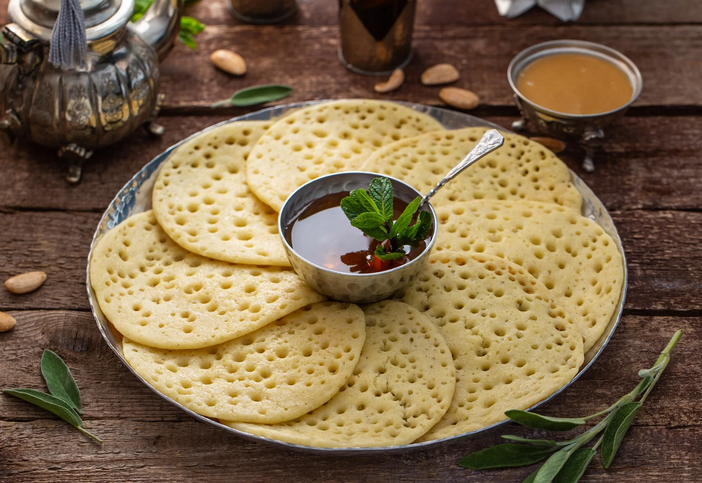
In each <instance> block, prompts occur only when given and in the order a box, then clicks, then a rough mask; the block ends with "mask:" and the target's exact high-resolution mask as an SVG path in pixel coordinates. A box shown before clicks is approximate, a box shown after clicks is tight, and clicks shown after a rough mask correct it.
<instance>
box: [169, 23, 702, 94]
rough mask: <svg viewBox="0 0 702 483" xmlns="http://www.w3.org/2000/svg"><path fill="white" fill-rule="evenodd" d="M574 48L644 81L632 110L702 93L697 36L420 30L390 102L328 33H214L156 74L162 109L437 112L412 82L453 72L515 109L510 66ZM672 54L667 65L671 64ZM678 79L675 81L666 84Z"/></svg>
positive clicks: (676, 30)
mask: <svg viewBox="0 0 702 483" xmlns="http://www.w3.org/2000/svg"><path fill="white" fill-rule="evenodd" d="M559 38H574V39H583V40H591V41H594V42H600V43H604V44H606V45H609V46H611V47H613V48H615V49H618V50H621V51H622V52H624V53H625V54H626V55H629V56H630V57H631V58H632V60H633V61H634V62H636V63H637V65H638V66H639V68H640V69H641V71H642V74H643V77H644V80H645V85H646V87H645V89H644V91H643V93H642V95H641V98H640V99H639V101H637V105H640V106H643V105H694V106H697V105H700V104H702V86H700V84H699V82H697V79H698V78H699V77H700V74H702V61H700V58H702V40H701V39H702V27H698V26H677V27H667V26H666V27H657V28H656V35H652V34H651V27H649V26H636V27H629V26H625V27H609V26H608V27H600V26H593V27H586V26H579V25H572V26H567V27H562V26H561V27H540V26H536V27H514V28H509V29H506V28H504V27H500V26H487V27H485V26H476V27H472V28H465V27H452V26H447V27H442V28H431V27H418V28H417V29H416V34H415V41H414V45H415V47H416V54H417V56H416V59H415V60H414V61H413V62H412V63H411V64H410V65H409V66H408V67H407V68H406V69H405V71H406V75H407V80H406V81H405V85H403V86H402V88H401V89H399V90H398V91H396V92H395V93H393V94H392V95H389V96H388V95H385V96H381V95H379V94H376V93H374V92H373V85H374V84H375V83H376V82H377V79H375V78H372V77H363V76H359V75H356V74H353V73H351V72H349V71H348V70H346V69H345V68H344V67H343V66H341V64H340V63H339V61H338V58H337V49H338V40H337V35H336V29H335V28H331V27H308V26H305V27H298V26H285V27H270V26H265V27H260V26H259V27H253V26H213V27H211V28H209V29H208V30H206V31H205V32H204V33H203V34H201V35H200V37H199V44H200V47H199V49H198V50H197V51H192V50H189V49H187V48H186V47H184V46H177V47H176V48H175V50H174V51H173V53H172V54H171V56H169V57H168V58H167V59H166V61H165V62H164V63H163V64H162V74H163V77H162V81H163V92H164V93H165V94H166V95H167V100H166V105H167V106H170V107H176V106H203V107H205V106H209V105H210V104H212V103H213V102H215V101H218V100H220V99H226V98H228V97H229V96H230V95H231V94H232V93H233V92H234V91H236V90H238V89H241V88H243V87H247V86H251V85H256V84H267V83H273V82H275V83H285V84H289V85H291V86H293V87H295V89H296V91H295V93H294V94H293V95H292V96H291V97H290V100H295V101H302V100H310V99H326V98H339V97H384V98H393V99H402V100H408V101H412V102H422V103H428V104H437V103H438V102H439V101H438V98H437V92H438V90H439V89H438V88H436V87H425V86H422V85H421V84H420V83H419V82H418V79H419V76H420V74H421V72H422V71H423V70H424V69H425V68H427V67H428V66H431V65H433V64H436V63H439V62H450V63H452V64H454V65H456V66H457V67H458V69H459V70H460V72H461V76H462V77H461V79H460V80H459V81H458V82H457V83H456V85H457V86H460V87H467V88H469V89H471V90H473V91H475V92H476V93H477V94H478V95H480V97H481V102H482V103H483V104H484V105H513V100H512V93H511V91H510V89H509V85H508V83H507V79H506V70H507V65H508V64H509V61H510V60H511V59H512V57H513V56H514V55H516V54H517V53H518V52H519V51H520V50H522V49H523V48H526V47H528V46H530V45H532V44H534V43H537V42H541V41H545V40H553V39H559ZM218 48H232V49H234V50H236V51H238V52H240V53H241V54H242V55H243V56H244V57H245V58H246V59H247V63H248V66H249V71H248V72H247V74H246V75H245V76H244V77H242V78H234V77H233V76H230V75H228V74H225V73H223V72H219V71H217V70H216V69H215V68H214V67H213V66H212V64H211V63H210V61H209V59H208V55H209V53H210V52H212V51H213V50H215V49H218ZM671 52H675V55H671ZM673 72H676V73H680V75H671V73H673Z"/></svg>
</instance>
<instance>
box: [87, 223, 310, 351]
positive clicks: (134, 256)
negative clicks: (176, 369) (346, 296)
mask: <svg viewBox="0 0 702 483" xmlns="http://www.w3.org/2000/svg"><path fill="white" fill-rule="evenodd" d="M90 281H91V284H92V286H93V289H94V290H95V295H96V298H97V300H98V302H99V304H100V308H101V309H102V311H103V313H104V314H105V315H106V316H107V318H108V319H109V320H110V322H112V324H113V325H114V326H115V328H116V329H117V330H118V331H119V332H121V333H122V334H123V335H124V336H126V337H128V338H129V339H132V340H134V341H136V342H139V343H141V344H145V345H149V346H152V347H158V348H162V349H195V348H199V347H207V346H211V345H215V344H219V343H221V342H224V341H227V340H230V339H234V338H236V337H240V336H242V335H245V334H247V333H249V332H253V331H254V330H256V329H258V328H260V327H263V326H264V325H266V324H268V323H270V322H273V321H274V320H277V319H279V318H281V317H283V316H284V315H287V314H289V313H290V312H293V311H295V310H297V309H299V308H301V307H304V306H305V305H308V304H311V303H314V302H319V301H321V300H324V297H322V296H321V295H319V294H318V293H317V292H315V291H314V290H312V289H311V288H310V287H309V286H307V284H305V283H304V282H303V281H302V280H301V279H300V278H299V277H298V276H297V274H296V273H295V272H293V271H292V270H287V269H283V268H280V267H256V266H250V265H233V264H230V263H227V262H221V261H217V260H210V259H208V258H204V257H201V256H199V255H195V254H194V253H190V252H188V251H186V250H184V249H183V248H181V247H180V246H178V245H177V244H176V243H175V242H173V240H171V239H170V238H168V235H166V233H165V232H164V231H163V230H162V229H161V227H160V226H159V225H158V223H156V219H155V218H154V215H153V213H152V212H151V211H147V212H145V213H140V214H138V215H135V216H132V217H130V218H128V219H126V220H125V221H124V222H122V223H120V224H119V226H117V227H115V228H113V229H112V230H110V231H109V232H107V233H106V234H105V236H103V237H102V239H101V240H100V241H99V242H98V244H97V246H96V247H95V249H94V250H93V256H92V258H91V261H90Z"/></svg>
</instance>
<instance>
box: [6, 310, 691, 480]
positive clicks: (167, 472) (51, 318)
mask: <svg viewBox="0 0 702 483" xmlns="http://www.w3.org/2000/svg"><path fill="white" fill-rule="evenodd" d="M13 314H14V315H15V316H16V317H17V320H18V325H17V327H16V328H15V329H14V331H12V332H9V333H5V334H0V344H2V347H3V358H2V361H1V362H0V375H1V376H0V386H2V387H8V386H14V387H17V386H29V387H37V388H41V387H43V382H42V381H41V377H40V375H39V358H40V356H41V351H42V349H43V348H51V349H53V350H55V351H56V352H58V353H59V354H60V355H61V356H62V357H64V358H65V360H66V361H67V363H68V364H69V366H70V367H71V369H72V371H73V373H74V375H75V377H76V379H77V380H78V381H79V384H80V386H81V389H82V396H83V399H84V401H85V407H84V410H85V411H84V412H85V420H86V427H87V428H89V430H90V431H93V432H94V433H95V434H97V435H99V436H100V437H102V438H103V439H104V440H105V444H104V446H102V447H99V446H97V445H95V444H93V443H91V442H90V441H89V440H87V439H86V438H84V437H83V436H81V435H80V434H78V433H77V432H76V431H75V430H73V429H72V428H70V427H69V426H68V425H66V424H65V423H62V422H60V421H58V420H57V419H56V418H54V417H53V416H52V415H50V414H48V413H46V412H44V411H41V410H39V409H35V408H33V407H32V406H31V405H28V404H27V403H25V402H22V401H19V400H16V399H14V398H11V397H9V396H0V434H2V435H3V437H2V438H0V462H1V463H0V468H2V471H1V472H0V481H13V482H20V481H32V482H41V481H49V480H51V481H57V480H61V481H63V480H68V479H69V478H80V479H81V481H115V478H117V479H119V480H120V481H162V479H165V478H167V479H168V480H169V481H180V480H185V479H187V480H191V481H192V480H202V479H207V480H209V481H220V479H221V480H224V478H225V477H226V476H225V475H228V477H229V478H231V475H232V474H236V475H237V477H238V478H236V481H250V480H254V481H268V480H269V479H270V481H280V478H282V477H283V476H284V477H285V478H286V479H287V480H289V481H296V482H297V481H408V482H409V481H430V480H431V481H469V482H470V481H475V482H478V481H480V482H498V481H521V479H523V478H524V477H525V476H526V475H527V474H528V471H529V470H524V469H521V470H511V471H504V472H502V471H500V472H486V473H471V472H468V471H465V470H462V469H460V468H459V467H458V466H457V465H456V462H457V460H458V459H459V458H460V457H461V456H463V455H465V454H467V453H469V452H471V451H475V450H477V449H480V448H482V447H484V446H487V445H490V444H495V443H497V442H498V441H499V434H501V433H503V432H509V433H517V434H522V435H530V434H531V435H533V434H534V432H530V431H525V430H522V429H521V428H517V427H515V426H510V427H508V428H505V429H503V430H497V431H493V432H491V433H489V434H487V435H485V436H482V437H480V438H477V439H476V440H473V441H469V442H464V443H458V444H454V445H450V446H444V447H442V448H439V449H437V450H432V451H428V452H422V453H416V454H410V455H406V456H395V457H355V458H337V457H319V456H309V455H302V454H298V453H292V452H288V451H283V450H279V449H275V448H272V447H268V446H264V445H261V444H254V443H249V442H246V441H243V440H240V439H239V438H237V437H235V436H232V435H228V434H226V433H224V432H221V431H218V430H216V429H214V428H210V427H207V426H206V425H204V424H201V423H198V422H195V421H193V420H191V419H190V418H189V417H188V416H186V415H185V414H184V413H182V412H180V411H179V410H177V409H175V408H174V407H172V406H171V405H169V404H168V403H166V402H164V401H162V400H161V399H160V398H159V397H158V396H156V395H155V394H153V393H152V392H151V391H150V390H149V389H147V388H146V387H144V386H142V385H141V383H139V382H138V381H137V379H136V378H135V377H133V376H132V375H131V373H129V372H128V370H127V369H126V368H125V367H123V366H122V365H121V363H120V362H119V361H118V360H117V358H116V357H115V356H114V355H113V354H112V353H111V352H110V350H109V349H108V348H107V346H106V344H104V343H103V342H102V340H101V338H100V336H99V333H98V331H97V329H96V328H95V326H94V323H93V321H92V318H91V316H90V315H89V314H86V313H80V312H56V311H53V312H16V313H13ZM701 326H702V318H699V317H694V318H682V317H673V318H671V317H640V316H627V317H625V318H624V320H623V321H622V325H621V326H620V327H619V329H618V331H617V332H616V334H615V336H614V338H613V339H612V341H611V343H610V345H609V346H608V347H607V349H606V350H605V352H604V353H603V355H602V357H601V359H599V360H598V361H597V362H596V363H595V365H594V366H593V367H592V368H591V369H590V371H588V372H587V373H586V374H585V375H584V376H583V378H581V379H580V380H579V381H577V382H576V383H575V384H574V385H573V386H572V387H571V388H569V389H568V390H567V391H566V392H564V393H563V394H562V395H560V396H559V397H558V398H557V399H556V400H554V401H552V402H550V403H549V404H548V405H547V406H545V407H544V408H543V409H542V411H541V412H543V413H545V414H558V415H567V416H576V415H583V414H589V413H592V412H594V411H597V410H599V409H602V408H603V407H605V406H606V405H607V404H610V403H611V402H613V401H614V400H616V399H617V398H618V397H619V396H620V395H621V394H623V393H625V392H627V391H628V390H630V388H632V387H633V386H634V385H635V384H636V383H637V381H638V377H637V375H636V371H637V370H638V369H639V368H643V367H647V366H649V365H650V364H652V363H653V361H654V360H655V359H656V357H657V353H658V351H659V350H660V349H662V347H663V346H664V345H665V343H666V342H667V340H668V339H669V337H670V336H671V335H672V332H673V331H674V330H675V329H679V328H682V329H685V330H686V334H685V336H684V338H683V339H682V341H681V343H680V344H679V345H678V347H677V348H676V350H675V352H674V354H673V357H672V361H671V363H670V365H669V367H668V370H667V371H666V374H665V376H664V378H663V379H662V380H661V382H660V383H659V385H658V386H657V388H656V391H655V392H654V393H653V395H652V397H651V398H650V399H649V400H648V402H647V404H646V406H645V408H644V409H643V410H642V411H641V413H640V414H639V416H638V418H637V420H636V422H635V425H634V427H633V428H632V430H631V432H630V434H629V437H628V439H627V441H626V442H625V443H624V445H623V447H622V449H621V451H620V453H619V456H618V460H617V462H616V463H615V465H614V466H613V468H612V469H611V470H610V471H609V472H607V473H606V474H605V473H604V472H603V470H602V469H601V467H600V466H599V465H598V464H595V465H593V468H592V469H591V470H590V471H589V472H588V481H604V480H605V479H606V478H610V480H609V481H611V478H614V479H615V480H616V481H618V482H620V481H621V482H628V481H636V480H639V481H654V479H655V478H660V481H700V480H699V479H695V478H697V477H696V476H695V475H696V473H694V470H695V468H696V465H697V464H698V462H699V458H700V457H702V414H701V413H700V412H699V410H698V409H697V407H696V405H697V398H698V394H699V390H700V383H699V381H700V380H701V376H702V369H701V368H702V364H700V361H699V359H700V354H702V333H700V327H701ZM350 470H353V471H352V473H349V471H350ZM229 481H231V480H229Z"/></svg>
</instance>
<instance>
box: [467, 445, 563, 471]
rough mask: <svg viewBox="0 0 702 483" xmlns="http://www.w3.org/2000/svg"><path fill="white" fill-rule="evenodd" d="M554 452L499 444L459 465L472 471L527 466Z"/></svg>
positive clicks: (540, 448) (550, 449) (537, 447)
mask: <svg viewBox="0 0 702 483" xmlns="http://www.w3.org/2000/svg"><path fill="white" fill-rule="evenodd" d="M553 451H554V449H553V448H544V447H539V446H528V445H525V444H498V445H497V446H492V447H490V448H486V449H484V450H481V451H477V452H475V453H472V454H469V455H468V456H466V457H465V458H462V459H461V460H460V461H459V462H458V464H459V465H461V466H463V467H464V468H469V469H471V470H488V469H492V468H511V467H516V466H527V465H532V464H534V463H538V462H539V461H543V460H545V459H546V458H548V456H549V455H550V454H551V453H553Z"/></svg>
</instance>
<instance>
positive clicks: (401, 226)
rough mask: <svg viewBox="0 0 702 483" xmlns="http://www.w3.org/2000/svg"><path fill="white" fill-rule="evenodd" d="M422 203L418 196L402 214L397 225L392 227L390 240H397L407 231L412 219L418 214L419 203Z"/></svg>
mask: <svg viewBox="0 0 702 483" xmlns="http://www.w3.org/2000/svg"><path fill="white" fill-rule="evenodd" d="M421 201H422V198H420V197H419V196H417V197H416V198H415V199H413V200H412V202H411V203H410V204H409V205H407V208H405V211H403V212H402V214H401V215H400V216H399V218H398V219H397V221H396V222H395V224H394V225H392V229H391V230H390V238H395V237H396V236H398V235H399V234H400V233H402V232H403V231H405V230H406V229H407V227H408V226H409V224H410V223H411V222H412V217H413V216H414V214H415V213H416V211H417V208H419V203H420V202H421Z"/></svg>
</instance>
